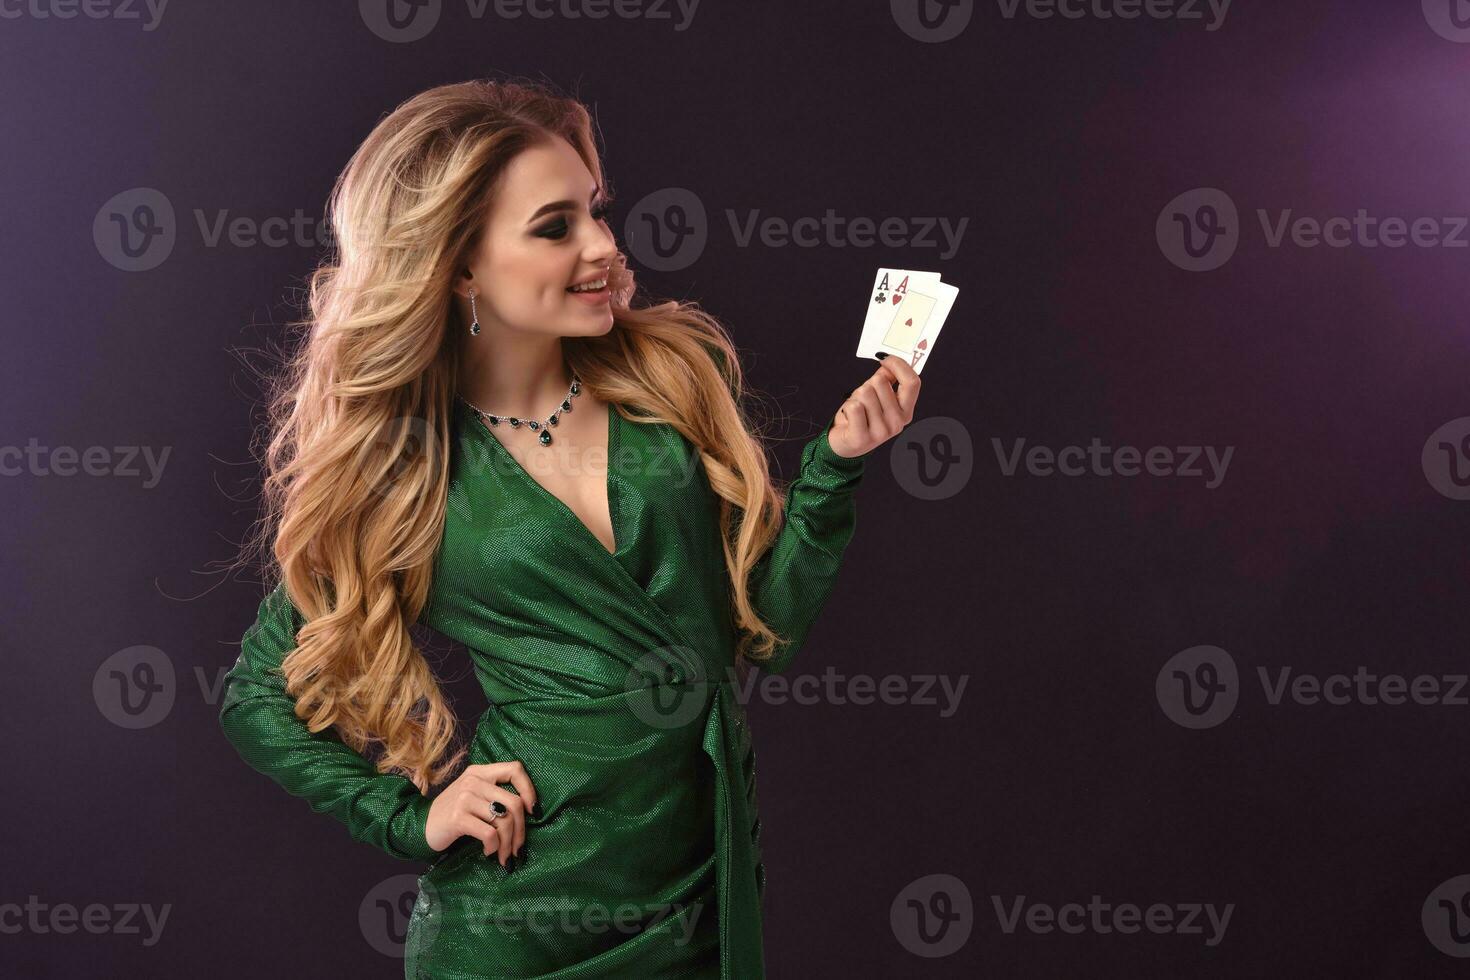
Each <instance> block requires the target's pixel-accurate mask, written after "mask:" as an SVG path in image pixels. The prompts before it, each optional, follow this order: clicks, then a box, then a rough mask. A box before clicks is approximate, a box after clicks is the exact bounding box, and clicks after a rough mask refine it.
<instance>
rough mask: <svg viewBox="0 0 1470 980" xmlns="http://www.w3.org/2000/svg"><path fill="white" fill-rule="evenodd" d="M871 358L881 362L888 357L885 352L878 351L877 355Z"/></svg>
mask: <svg viewBox="0 0 1470 980" xmlns="http://www.w3.org/2000/svg"><path fill="white" fill-rule="evenodd" d="M873 356H874V357H876V358H877V359H878V360H880V361H881V360H883V358H885V357H887V356H888V352H887V351H886V350H880V351H879V352H878V353H876V354H874V355H873Z"/></svg>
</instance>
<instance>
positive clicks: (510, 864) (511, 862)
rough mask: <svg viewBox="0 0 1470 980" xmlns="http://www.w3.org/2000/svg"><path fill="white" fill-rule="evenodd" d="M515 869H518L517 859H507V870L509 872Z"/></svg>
mask: <svg viewBox="0 0 1470 980" xmlns="http://www.w3.org/2000/svg"><path fill="white" fill-rule="evenodd" d="M515 869H516V859H515V857H514V856H512V857H508V858H506V859H505V870H507V871H514V870H515Z"/></svg>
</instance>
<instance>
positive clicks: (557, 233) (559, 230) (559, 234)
mask: <svg viewBox="0 0 1470 980" xmlns="http://www.w3.org/2000/svg"><path fill="white" fill-rule="evenodd" d="M591 214H592V220H593V221H606V220H607V219H608V216H609V215H611V214H612V198H604V199H603V200H602V201H600V202H599V203H598V204H597V206H596V207H594V208H593V209H592V212H591ZM536 234H537V235H538V236H540V237H541V238H550V239H553V240H556V239H562V238H565V237H567V220H566V219H565V218H557V219H556V220H555V221H553V222H551V223H550V224H547V225H542V226H541V227H540V228H538V229H537V230H536Z"/></svg>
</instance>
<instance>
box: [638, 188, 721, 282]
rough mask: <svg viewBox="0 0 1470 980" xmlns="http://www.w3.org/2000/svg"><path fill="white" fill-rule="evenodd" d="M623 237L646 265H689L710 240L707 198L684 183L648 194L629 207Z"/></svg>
mask: <svg viewBox="0 0 1470 980" xmlns="http://www.w3.org/2000/svg"><path fill="white" fill-rule="evenodd" d="M623 238H624V240H625V241H626V242H627V244H628V251H629V252H631V253H632V254H633V257H634V258H636V259H637V260H638V262H639V263H640V264H642V265H643V266H645V267H646V268H649V269H656V270H658V271H659V272H674V271H677V270H679V269H686V268H688V267H689V266H691V265H693V264H694V263H695V262H697V261H698V260H699V257H700V256H701V255H703V254H704V246H705V245H706V243H707V242H708V241H709V221H708V219H707V217H706V215H705V210H704V202H703V201H701V200H700V199H699V195H698V194H695V193H694V192H693V191H691V190H689V189H688V188H685V187H665V188H663V189H662V190H657V191H654V192H653V193H651V194H646V195H644V196H643V197H642V198H640V199H639V201H638V202H637V203H636V204H634V205H633V207H632V209H631V210H629V212H628V220H627V221H626V222H625V224H624V226H623Z"/></svg>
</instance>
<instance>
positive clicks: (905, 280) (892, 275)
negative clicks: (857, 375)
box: [858, 268, 939, 356]
mask: <svg viewBox="0 0 1470 980" xmlns="http://www.w3.org/2000/svg"><path fill="white" fill-rule="evenodd" d="M937 282H939V273H937V272H915V271H913V270H911V269H887V268H884V269H879V270H878V274H877V275H876V276H874V277H873V288H872V290H871V291H870V292H869V293H868V312H867V317H866V318H865V319H864V320H863V332H862V336H861V337H860V338H859V340H858V355H859V356H863V355H862V351H863V349H864V348H866V347H870V346H872V344H874V343H876V339H877V335H878V334H879V333H880V332H882V331H886V330H887V328H888V324H889V321H891V320H892V319H893V311H894V310H896V309H898V308H899V307H901V306H903V302H904V300H906V299H907V298H908V295H909V291H910V289H911V288H912V287H914V286H918V285H923V284H928V283H937ZM869 356H871V355H869Z"/></svg>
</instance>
